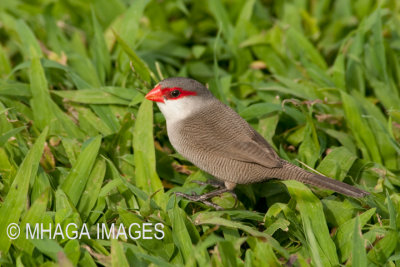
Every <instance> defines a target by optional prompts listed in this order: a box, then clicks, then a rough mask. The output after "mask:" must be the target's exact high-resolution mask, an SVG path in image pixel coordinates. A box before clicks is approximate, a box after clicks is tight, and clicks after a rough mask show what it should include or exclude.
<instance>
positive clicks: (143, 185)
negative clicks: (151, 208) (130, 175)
mask: <svg viewBox="0 0 400 267" xmlns="http://www.w3.org/2000/svg"><path fill="white" fill-rule="evenodd" d="M133 150H134V163H135V166H136V169H135V176H136V177H135V182H136V186H137V187H139V188H140V189H142V190H143V191H145V192H146V193H147V194H148V195H151V194H153V193H154V192H156V191H158V190H161V191H160V192H158V193H157V194H156V195H155V196H154V199H155V201H156V202H157V204H158V205H159V206H161V207H164V206H165V204H166V203H165V202H164V200H163V199H164V194H163V186H162V184H161V181H160V178H159V177H158V175H157V173H156V156H155V149H154V139H153V103H152V102H151V101H148V100H144V101H143V102H142V104H141V105H140V108H139V111H138V114H137V118H136V122H135V128H134V131H133Z"/></svg>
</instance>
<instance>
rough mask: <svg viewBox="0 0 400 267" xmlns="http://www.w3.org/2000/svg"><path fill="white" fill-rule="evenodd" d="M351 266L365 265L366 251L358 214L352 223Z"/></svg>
mask: <svg viewBox="0 0 400 267" xmlns="http://www.w3.org/2000/svg"><path fill="white" fill-rule="evenodd" d="M352 244H353V252H352V262H351V263H352V266H367V263H368V262H367V253H366V252H365V241H364V239H363V237H362V233H361V227H360V220H359V218H358V216H357V217H356V221H355V224H354V232H353V242H352Z"/></svg>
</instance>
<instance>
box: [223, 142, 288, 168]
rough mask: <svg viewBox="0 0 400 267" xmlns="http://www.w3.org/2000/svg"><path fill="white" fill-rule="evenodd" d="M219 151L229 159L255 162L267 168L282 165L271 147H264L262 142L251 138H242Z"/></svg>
mask: <svg viewBox="0 0 400 267" xmlns="http://www.w3.org/2000/svg"><path fill="white" fill-rule="evenodd" d="M249 139H250V138H249ZM220 153H221V154H223V155H224V156H225V157H227V158H230V159H234V160H238V161H243V162H251V163H257V164H259V165H262V166H265V167H267V168H279V167H282V164H281V160H280V158H279V157H278V156H277V155H276V153H275V151H274V150H273V149H272V148H271V147H266V146H265V145H264V144H262V143H258V142H255V141H253V140H251V139H250V140H248V141H244V140H242V141H240V142H236V143H234V144H233V145H230V146H227V147H225V148H224V149H222V150H221V151H220Z"/></svg>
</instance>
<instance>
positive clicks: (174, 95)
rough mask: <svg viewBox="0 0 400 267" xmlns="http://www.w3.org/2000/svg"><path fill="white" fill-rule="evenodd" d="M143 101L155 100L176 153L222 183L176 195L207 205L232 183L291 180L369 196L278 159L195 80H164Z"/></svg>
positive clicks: (238, 118)
mask: <svg viewBox="0 0 400 267" xmlns="http://www.w3.org/2000/svg"><path fill="white" fill-rule="evenodd" d="M146 98H147V99H148V100H152V101H155V102H156V103H157V105H158V107H159V108H160V110H161V112H162V113H163V115H164V116H165V119H166V122H167V131H168V137H169V140H170V142H171V144H172V146H173V147H174V148H175V149H176V151H177V152H179V153H180V154H181V155H182V156H184V157H185V158H186V159H188V160H189V161H191V162H192V163H193V164H195V165H196V166H198V167H199V168H200V169H202V170H204V171H206V172H208V173H210V174H212V175H213V176H215V177H216V178H217V179H219V180H221V181H223V182H224V185H225V187H223V188H220V189H219V190H216V191H213V192H211V193H208V194H204V195H199V196H196V195H186V194H182V193H180V194H179V195H180V196H184V197H186V198H189V199H191V200H194V201H205V203H206V204H211V205H212V203H211V202H208V201H207V199H209V198H211V197H213V196H216V195H219V194H221V193H224V192H227V191H231V192H232V190H233V189H234V188H235V186H236V185H237V184H250V183H257V182H262V181H265V180H268V179H272V178H277V179H282V180H297V181H300V182H302V183H306V184H310V185H313V186H317V187H321V188H325V189H330V190H333V191H336V192H339V193H342V194H344V195H347V196H351V197H363V196H365V195H368V194H369V193H368V192H366V191H364V190H361V189H358V188H356V187H353V186H350V185H348V184H345V183H342V182H340V181H337V180H334V179H331V178H328V177H325V176H322V175H318V174H314V173H310V172H307V171H305V170H303V169H302V168H299V167H297V166H296V165H293V164H291V163H289V162H287V161H285V160H283V159H281V158H280V157H279V156H278V155H277V154H276V152H275V151H274V149H273V148H272V147H271V145H270V144H268V142H267V141H266V140H265V139H264V138H263V137H262V136H261V135H260V134H259V133H258V132H256V131H255V130H254V129H253V128H252V127H251V126H250V125H249V124H248V123H247V122H246V121H245V120H244V119H243V118H242V117H240V116H239V114H237V113H236V112H235V111H233V110H232V109H231V108H230V107H228V106H226V105H225V104H223V103H222V102H220V101H219V100H218V99H217V98H215V97H214V96H213V95H212V94H211V92H210V91H209V90H208V89H207V88H206V87H205V86H203V85H202V84H201V83H199V82H198V81H196V80H193V79H189V78H181V77H176V78H168V79H165V80H163V81H161V82H160V83H158V84H157V85H156V86H155V87H154V89H152V90H151V91H150V92H149V93H148V94H147V95H146ZM212 206H216V205H212Z"/></svg>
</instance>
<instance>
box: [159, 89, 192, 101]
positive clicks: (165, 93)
mask: <svg viewBox="0 0 400 267" xmlns="http://www.w3.org/2000/svg"><path fill="white" fill-rule="evenodd" d="M174 91H179V92H180V94H179V95H178V96H174V95H173V93H172V92H174ZM161 93H162V95H163V96H165V97H166V98H167V99H171V100H175V99H180V98H182V97H185V96H189V95H197V93H196V92H193V91H186V90H183V89H182V88H180V87H171V88H163V89H161Z"/></svg>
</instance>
